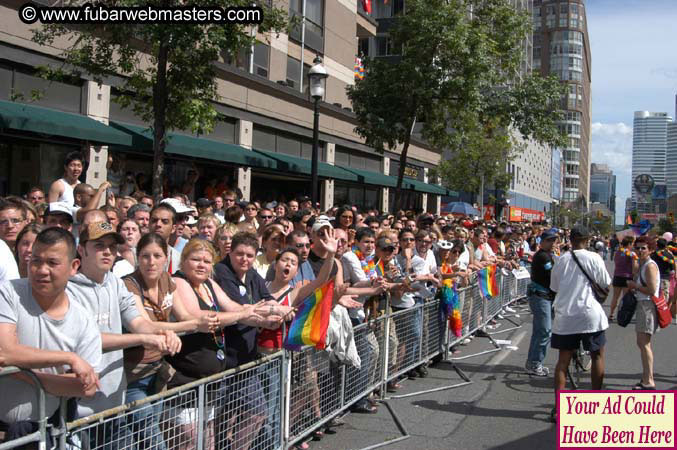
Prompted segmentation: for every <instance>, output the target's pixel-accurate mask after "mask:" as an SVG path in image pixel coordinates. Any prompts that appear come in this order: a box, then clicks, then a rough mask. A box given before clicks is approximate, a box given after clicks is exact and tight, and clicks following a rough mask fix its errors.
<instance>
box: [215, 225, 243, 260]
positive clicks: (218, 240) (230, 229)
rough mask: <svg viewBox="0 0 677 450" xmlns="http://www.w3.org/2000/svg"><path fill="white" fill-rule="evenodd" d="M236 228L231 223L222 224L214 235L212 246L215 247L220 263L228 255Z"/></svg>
mask: <svg viewBox="0 0 677 450" xmlns="http://www.w3.org/2000/svg"><path fill="white" fill-rule="evenodd" d="M237 231H238V230H237V227H236V226H235V225H234V224H232V223H228V222H226V223H224V224H223V225H221V226H220V227H219V228H218V229H217V230H216V234H215V235H214V244H215V245H216V253H217V259H218V260H219V261H221V260H222V259H223V258H225V257H226V255H228V253H230V244H231V242H233V236H234V235H235V234H236V233H237Z"/></svg>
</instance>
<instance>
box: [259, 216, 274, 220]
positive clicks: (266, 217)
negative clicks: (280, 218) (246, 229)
mask: <svg viewBox="0 0 677 450" xmlns="http://www.w3.org/2000/svg"><path fill="white" fill-rule="evenodd" d="M259 217H260V218H262V219H266V220H267V219H272V218H273V216H259Z"/></svg>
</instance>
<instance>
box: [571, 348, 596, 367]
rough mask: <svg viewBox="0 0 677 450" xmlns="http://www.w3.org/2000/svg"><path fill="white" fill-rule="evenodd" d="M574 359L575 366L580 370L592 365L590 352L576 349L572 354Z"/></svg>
mask: <svg viewBox="0 0 677 450" xmlns="http://www.w3.org/2000/svg"><path fill="white" fill-rule="evenodd" d="M574 361H575V362H576V367H577V369H578V370H580V371H582V372H587V371H588V370H590V367H591V366H592V358H590V352H588V351H586V350H583V349H580V348H579V349H578V351H576V354H575V355H574Z"/></svg>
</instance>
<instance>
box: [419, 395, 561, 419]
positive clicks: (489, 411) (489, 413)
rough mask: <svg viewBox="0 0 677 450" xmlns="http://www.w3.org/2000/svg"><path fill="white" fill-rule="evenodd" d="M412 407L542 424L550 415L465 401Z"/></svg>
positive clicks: (545, 410)
mask: <svg viewBox="0 0 677 450" xmlns="http://www.w3.org/2000/svg"><path fill="white" fill-rule="evenodd" d="M412 405H414V406H418V407H421V408H426V409H430V410H435V411H444V412H450V413H452V414H459V415H462V416H478V417H505V418H510V419H528V420H540V421H543V422H547V421H548V420H549V413H550V411H549V410H547V409H545V408H544V409H540V410H537V411H524V410H523V411H518V410H515V409H500V408H484V407H482V406H476V405H474V404H473V403H471V402H465V401H464V402H452V403H445V404H443V403H440V402H438V401H436V400H420V401H417V402H412Z"/></svg>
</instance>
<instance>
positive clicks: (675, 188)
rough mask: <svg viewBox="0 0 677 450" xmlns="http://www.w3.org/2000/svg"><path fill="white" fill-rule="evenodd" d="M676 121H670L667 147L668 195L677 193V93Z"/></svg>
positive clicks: (666, 182)
mask: <svg viewBox="0 0 677 450" xmlns="http://www.w3.org/2000/svg"><path fill="white" fill-rule="evenodd" d="M674 118H675V121H674V122H672V123H668V136H667V143H666V145H667V147H666V150H665V184H666V185H667V196H668V198H670V197H671V196H673V195H676V194H677V95H675V116H674Z"/></svg>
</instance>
